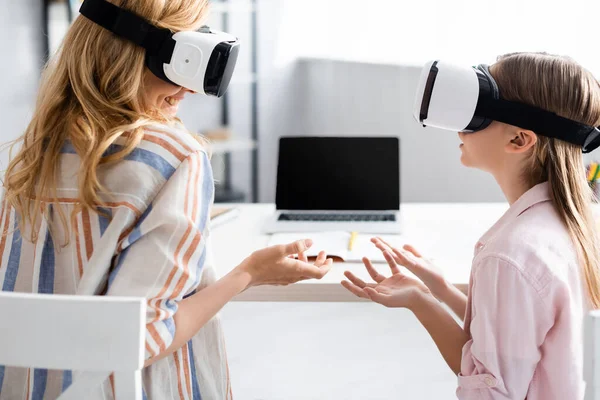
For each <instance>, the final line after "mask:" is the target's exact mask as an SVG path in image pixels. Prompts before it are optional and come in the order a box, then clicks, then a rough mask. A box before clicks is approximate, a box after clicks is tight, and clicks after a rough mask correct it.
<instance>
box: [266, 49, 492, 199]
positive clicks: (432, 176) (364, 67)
mask: <svg viewBox="0 0 600 400" xmlns="http://www.w3.org/2000/svg"><path fill="white" fill-rule="evenodd" d="M419 73H420V67H418V66H408V65H407V66H402V65H395V64H370V63H360V62H350V61H335V60H325V59H316V58H305V59H300V60H299V61H298V62H297V63H296V65H295V67H293V68H292V67H290V68H288V73H287V75H286V74H283V73H280V74H279V76H278V78H279V79H280V80H283V81H284V83H285V86H284V87H285V88H286V90H285V91H284V92H283V93H284V94H285V96H286V97H287V99H285V100H284V99H281V96H282V91H281V90H279V91H278V90H276V85H273V86H275V87H274V88H271V89H272V90H274V92H275V93H271V94H270V96H272V97H273V99H272V100H271V103H270V104H266V105H265V106H263V109H261V113H267V114H266V115H264V114H263V117H264V118H265V119H268V123H267V124H263V125H262V129H261V139H262V140H263V142H261V153H262V154H261V161H262V163H263V164H261V167H262V169H261V181H262V185H261V188H262V191H261V199H262V200H263V201H272V200H273V199H274V191H275V183H274V182H275V181H274V180H275V169H276V165H277V160H276V152H277V148H276V143H277V138H278V137H279V136H285V135H305V136H310V135H315V136H398V137H400V141H401V160H400V164H401V199H402V201H403V202H443V201H445V202H458V201H472V202H477V201H482V202H486V201H504V198H503V195H502V193H501V191H500V190H499V189H498V187H497V185H496V183H495V181H494V180H493V178H492V177H491V176H489V175H488V174H485V173H482V172H480V171H477V170H473V169H468V168H465V167H464V166H462V164H461V163H460V161H459V159H460V150H459V149H458V144H459V143H460V141H459V140H458V137H457V135H455V134H452V133H449V132H445V131H441V130H437V129H432V128H423V127H422V126H420V125H419V124H417V123H416V122H415V121H414V119H413V116H412V107H413V101H414V92H415V87H416V81H417V78H418V76H419ZM286 76H287V78H286ZM285 79H287V81H286V80H285ZM278 95H279V97H278ZM263 96H265V98H267V94H265V93H264V94H263Z"/></svg>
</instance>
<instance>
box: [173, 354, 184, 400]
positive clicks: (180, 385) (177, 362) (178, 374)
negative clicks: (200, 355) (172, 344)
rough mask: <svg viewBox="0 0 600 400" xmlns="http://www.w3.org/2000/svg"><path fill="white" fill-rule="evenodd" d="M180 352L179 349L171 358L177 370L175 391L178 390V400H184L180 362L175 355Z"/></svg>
mask: <svg viewBox="0 0 600 400" xmlns="http://www.w3.org/2000/svg"><path fill="white" fill-rule="evenodd" d="M180 350H181V349H179V350H177V351H176V352H174V353H173V358H174V360H175V367H176V368H177V389H178V390H179V398H180V399H181V400H184V397H183V385H182V384H181V362H180V360H179V356H178V355H177V353H179V351H180Z"/></svg>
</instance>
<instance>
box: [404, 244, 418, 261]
mask: <svg viewBox="0 0 600 400" xmlns="http://www.w3.org/2000/svg"><path fill="white" fill-rule="evenodd" d="M402 247H403V248H404V250H407V251H410V252H411V253H413V255H414V256H415V257H419V258H422V257H423V256H422V255H421V253H419V251H418V250H417V249H415V248H414V247H412V246H411V245H410V244H405V245H404V246H402Z"/></svg>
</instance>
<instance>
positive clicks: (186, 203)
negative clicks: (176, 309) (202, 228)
mask: <svg viewBox="0 0 600 400" xmlns="http://www.w3.org/2000/svg"><path fill="white" fill-rule="evenodd" d="M191 177H192V174H191V173H190V175H189V176H188V182H187V185H186V189H185V196H184V206H183V207H184V214H185V215H188V208H189V207H188V197H189V190H190V183H191ZM191 231H192V225H191V224H189V223H188V227H187V229H186V230H185V233H184V234H183V236H182V238H181V240H180V241H179V244H178V245H177V248H176V249H175V254H174V259H175V265H174V266H173V269H172V270H171V272H170V273H169V277H168V278H167V282H165V284H164V286H163V287H162V289H161V290H160V292H159V293H158V295H156V297H157V298H159V299H160V298H161V297H163V296H164V294H165V293H166V292H167V289H168V288H169V286H171V282H172V281H173V278H174V277H175V274H176V273H177V262H178V259H179V254H180V253H181V249H182V248H183V245H184V244H185V242H186V241H187V238H188V237H189V235H190V233H191ZM184 273H185V272H184ZM160 303H161V300H158V302H157V305H156V306H154V308H155V309H157V310H158V309H160ZM148 304H149V305H150V302H149V303H148ZM159 317H160V313H157V314H156V316H155V317H154V320H153V321H152V322H153V323H154V322H156V321H158V320H159Z"/></svg>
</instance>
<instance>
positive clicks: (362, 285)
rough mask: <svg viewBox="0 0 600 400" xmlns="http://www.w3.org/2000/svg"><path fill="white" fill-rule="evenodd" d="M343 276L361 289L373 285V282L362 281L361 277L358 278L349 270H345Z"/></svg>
mask: <svg viewBox="0 0 600 400" xmlns="http://www.w3.org/2000/svg"><path fill="white" fill-rule="evenodd" d="M344 276H345V277H346V278H348V279H349V280H350V282H352V283H353V284H355V285H356V286H358V287H359V288H361V289H364V288H365V287H373V286H375V285H374V284H373V283H366V282H365V281H363V280H362V279H360V278H359V277H357V276H356V275H354V274H353V273H352V272H350V271H345V272H344Z"/></svg>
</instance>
